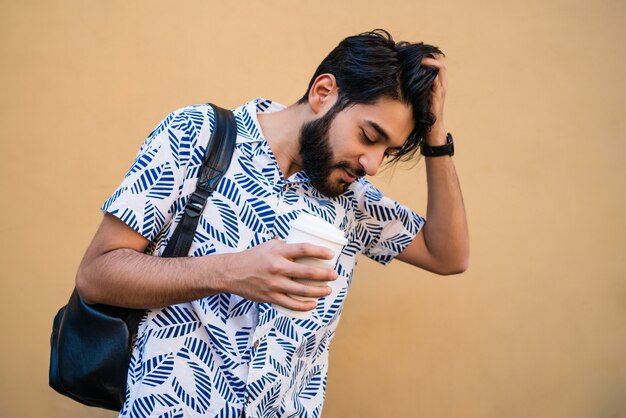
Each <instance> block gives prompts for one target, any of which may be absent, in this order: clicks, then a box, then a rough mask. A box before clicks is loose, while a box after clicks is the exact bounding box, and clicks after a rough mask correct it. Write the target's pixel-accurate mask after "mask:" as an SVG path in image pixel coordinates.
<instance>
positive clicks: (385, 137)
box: [365, 119, 402, 150]
mask: <svg viewBox="0 0 626 418" xmlns="http://www.w3.org/2000/svg"><path fill="white" fill-rule="evenodd" d="M365 123H367V124H368V125H369V126H370V127H371V128H372V129H374V130H375V131H376V132H377V133H378V135H380V136H381V137H382V138H383V140H384V141H385V142H386V143H389V142H390V140H389V134H388V133H387V131H385V130H384V129H383V127H382V126H380V125H379V124H377V123H376V122H374V121H371V120H369V119H366V120H365ZM400 148H402V147H393V148H391V149H394V150H396V149H400Z"/></svg>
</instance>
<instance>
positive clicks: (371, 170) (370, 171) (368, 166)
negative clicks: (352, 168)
mask: <svg viewBox="0 0 626 418" xmlns="http://www.w3.org/2000/svg"><path fill="white" fill-rule="evenodd" d="M384 157H385V150H384V148H383V149H382V150H378V149H370V150H368V151H367V152H365V153H363V154H362V155H361V157H360V158H359V164H361V167H363V170H365V174H367V175H368V176H373V175H375V174H376V173H377V172H378V169H379V168H380V166H381V164H382V163H383V158H384Z"/></svg>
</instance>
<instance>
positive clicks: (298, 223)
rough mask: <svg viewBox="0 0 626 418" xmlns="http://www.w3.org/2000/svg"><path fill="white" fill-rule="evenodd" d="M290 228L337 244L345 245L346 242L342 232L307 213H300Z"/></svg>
mask: <svg viewBox="0 0 626 418" xmlns="http://www.w3.org/2000/svg"><path fill="white" fill-rule="evenodd" d="M290 225H291V227H292V228H296V229H299V230H300V231H303V232H306V233H307V234H311V235H315V236H317V237H320V238H323V239H325V240H328V241H332V242H336V243H337V244H341V245H346V244H347V243H348V240H347V239H346V237H344V236H343V231H342V230H341V229H339V228H337V227H335V226H334V225H333V224H331V223H329V222H326V221H325V220H323V219H322V218H318V217H317V216H313V215H310V214H308V213H300V215H298V218H296V219H294V220H293V221H291V223H290Z"/></svg>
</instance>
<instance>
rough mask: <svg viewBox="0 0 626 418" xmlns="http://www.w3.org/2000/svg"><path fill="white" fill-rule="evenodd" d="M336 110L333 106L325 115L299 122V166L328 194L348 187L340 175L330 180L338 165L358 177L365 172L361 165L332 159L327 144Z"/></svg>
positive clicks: (334, 194)
mask: <svg viewBox="0 0 626 418" xmlns="http://www.w3.org/2000/svg"><path fill="white" fill-rule="evenodd" d="M338 113H339V108H338V107H337V106H334V107H333V108H331V109H330V110H329V111H328V112H327V113H326V114H325V115H324V116H322V117H321V118H318V119H316V120H313V121H310V122H307V123H305V124H304V125H302V129H301V130H300V160H301V161H302V168H303V170H304V171H305V172H306V173H307V175H308V176H309V178H310V179H311V185H312V186H313V187H315V189H317V191H318V192H320V193H321V194H323V195H324V196H327V197H331V198H332V197H337V196H339V195H342V194H343V193H345V192H346V191H347V190H348V187H350V183H348V182H346V181H344V180H343V179H339V180H338V181H332V179H331V175H332V173H333V172H334V171H335V170H337V169H345V170H348V171H349V172H351V173H354V174H355V175H356V176H357V177H362V176H364V175H365V171H364V170H363V169H362V168H355V167H352V166H351V165H350V164H349V163H348V162H346V161H339V162H334V161H335V159H334V156H333V151H332V149H331V147H330V140H329V131H330V126H331V124H332V121H333V120H334V119H335V116H337V114H338Z"/></svg>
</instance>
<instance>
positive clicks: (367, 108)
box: [300, 98, 413, 197]
mask: <svg viewBox="0 0 626 418" xmlns="http://www.w3.org/2000/svg"><path fill="white" fill-rule="evenodd" d="M412 130H413V115H412V112H411V108H410V107H409V106H406V105H405V104H403V103H402V102H400V101H398V100H392V99H386V98H383V99H380V100H378V101H377V102H376V103H375V104H372V105H361V104H358V105H354V106H352V107H348V108H346V109H344V110H342V111H340V112H338V113H336V111H335V110H333V108H331V109H329V110H328V111H327V112H326V113H325V114H324V115H323V116H321V117H319V118H318V119H315V120H313V121H311V122H308V123H305V124H304V125H303V126H302V130H301V132H300V159H301V160H302V168H303V169H304V170H305V171H306V172H307V174H308V175H309V177H310V178H311V184H312V185H313V187H315V188H316V189H317V190H318V191H319V192H320V193H322V194H323V195H325V196H328V197H337V196H339V195H341V194H343V193H345V192H346V190H347V189H348V187H349V186H350V184H351V183H352V182H354V181H355V180H356V179H357V178H358V177H363V176H364V175H366V174H367V175H370V176H373V175H374V174H376V172H377V171H378V168H379V167H380V165H381V164H382V161H383V158H384V157H385V155H387V154H389V153H393V152H394V151H396V150H397V149H399V148H400V147H401V146H402V144H404V141H405V140H406V138H407V137H408V136H409V134H410V133H411V131H412Z"/></svg>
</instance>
